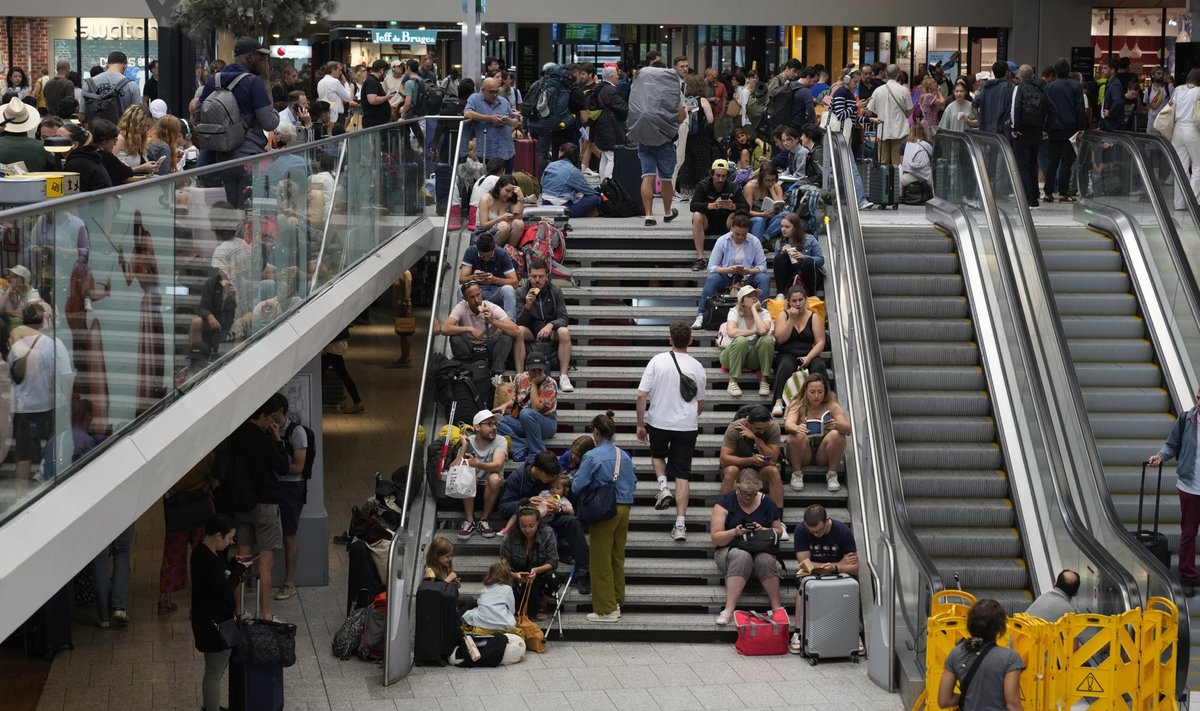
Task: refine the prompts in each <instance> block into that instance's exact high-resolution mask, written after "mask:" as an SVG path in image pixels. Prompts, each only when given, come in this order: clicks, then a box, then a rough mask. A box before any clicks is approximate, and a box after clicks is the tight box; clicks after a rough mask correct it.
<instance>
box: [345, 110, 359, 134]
mask: <svg viewBox="0 0 1200 711" xmlns="http://www.w3.org/2000/svg"><path fill="white" fill-rule="evenodd" d="M361 129H362V114H351V115H350V116H348V117H347V118H346V133H349V132H351V131H359V130H361Z"/></svg>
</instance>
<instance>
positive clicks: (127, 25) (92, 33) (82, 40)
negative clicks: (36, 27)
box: [45, 17, 158, 80]
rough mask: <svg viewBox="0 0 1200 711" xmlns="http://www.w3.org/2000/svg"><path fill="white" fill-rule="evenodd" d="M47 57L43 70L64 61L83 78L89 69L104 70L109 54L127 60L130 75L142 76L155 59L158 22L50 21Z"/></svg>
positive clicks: (127, 19)
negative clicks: (116, 54) (118, 52)
mask: <svg viewBox="0 0 1200 711" xmlns="http://www.w3.org/2000/svg"><path fill="white" fill-rule="evenodd" d="M47 25H48V26H47V37H48V39H49V51H50V56H49V57H47V58H46V64H45V66H47V67H49V68H51V69H52V68H53V67H54V64H55V63H56V62H57V61H58V60H60V59H66V60H67V61H69V62H71V66H72V67H74V68H75V69H76V70H77V71H79V73H80V74H81V75H83V76H87V72H88V70H89V69H90V68H92V67H95V66H100V67H103V66H105V64H106V63H107V62H108V55H109V53H110V52H115V51H121V52H124V53H125V56H127V57H129V69H130V73H131V75H133V74H136V75H137V78H138V79H139V80H141V79H142V78H143V77H142V76H141V75H142V74H143V72H144V70H145V68H146V65H147V64H149V62H150V60H152V59H154V58H156V57H157V56H158V22H156V21H155V20H154V19H148V18H144V17H52V18H49V20H48V23H47Z"/></svg>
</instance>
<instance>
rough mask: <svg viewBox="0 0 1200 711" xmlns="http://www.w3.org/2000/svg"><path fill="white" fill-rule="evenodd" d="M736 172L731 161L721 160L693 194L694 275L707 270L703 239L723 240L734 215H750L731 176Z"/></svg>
mask: <svg viewBox="0 0 1200 711" xmlns="http://www.w3.org/2000/svg"><path fill="white" fill-rule="evenodd" d="M732 170H733V168H732V166H731V165H730V163H729V161H727V160H725V159H724V158H718V159H717V160H715V161H713V163H712V170H711V172H710V173H709V175H708V176H707V177H705V178H703V179H702V180H701V181H700V182H699V183H697V184H696V188H695V190H693V191H692V201H691V206H690V207H691V210H692V244H693V245H694V246H695V248H696V261H695V262H693V263H692V271H694V272H698V271H700V270H702V269H704V268H705V267H706V266H708V262H706V261H705V260H704V238H705V237H710V236H720V235H723V234H725V232H726V231H728V230H729V218H730V217H732V216H733V213H734V212H737V211H738V210H741V211H742V212H749V210H750V206H749V204H748V203H747V202H746V196H745V195H744V194H743V193H742V191H741V190H738V187H737V185H736V184H735V183H734V181H733V180H732V178H731V176H730V172H731V171H732Z"/></svg>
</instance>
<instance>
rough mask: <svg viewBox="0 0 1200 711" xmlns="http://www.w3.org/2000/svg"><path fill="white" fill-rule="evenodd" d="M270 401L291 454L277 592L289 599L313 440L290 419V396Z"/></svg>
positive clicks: (282, 495) (282, 490) (284, 480)
mask: <svg viewBox="0 0 1200 711" xmlns="http://www.w3.org/2000/svg"><path fill="white" fill-rule="evenodd" d="M270 405H271V406H272V407H274V408H275V409H274V410H273V411H272V413H271V417H272V418H273V419H274V420H275V421H276V422H277V423H279V431H280V433H282V435H283V448H284V449H285V450H287V455H288V473H287V476H278V475H276V477H275V478H276V479H277V480H278V481H279V522H280V525H281V527H282V529H283V554H284V570H283V585H281V586H280V588H279V592H277V593H275V599H276V600H287V599H288V598H290V597H292V596H293V595H295V594H296V592H297V591H296V582H295V579H296V564H297V563H299V561H300V538H299V536H298V535H297V534H298V532H299V530H300V513H301V512H302V511H303V510H304V505H305V504H306V503H308V480H307V479H306V478H305V475H304V474H305V472H306V471H307V472H309V473H311V472H312V466H311V465H310V463H309V461H308V455H309V452H310V443H309V441H308V432H307V431H306V430H305V428H304V427H303V426H301V424H300V423H299V422H295V421H290V420H288V400H287V398H286V397H284V396H283V395H282V394H281V393H276V394H275V395H273V396H271V400H270Z"/></svg>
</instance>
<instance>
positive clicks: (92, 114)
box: [51, 77, 131, 125]
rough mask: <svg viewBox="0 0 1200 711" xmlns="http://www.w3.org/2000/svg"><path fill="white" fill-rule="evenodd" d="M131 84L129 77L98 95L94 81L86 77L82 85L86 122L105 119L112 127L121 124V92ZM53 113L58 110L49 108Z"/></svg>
mask: <svg viewBox="0 0 1200 711" xmlns="http://www.w3.org/2000/svg"><path fill="white" fill-rule="evenodd" d="M129 83H131V80H130V78H129V77H125V78H123V79H121V81H119V82H117V83H116V85H115V86H112V87H108V85H105V87H106V88H108V91H106V92H104V93H100V87H98V86H96V82H95V80H93V79H92V78H91V77H88V78H87V80H86V81H85V82H84V85H83V87H84V88H83V101H84V108H85V109H86V114H87V117H88V121H91V120H92V119H98V118H102V119H107V120H109V121H112V122H113V124H114V125H116V124H118V123H120V122H121V113H122V112H121V90H122V89H124V88H125V85H126V84H129ZM51 109H52V111H51V113H53V112H54V111H55V110H57V109H58V107H57V106H53V107H51Z"/></svg>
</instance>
